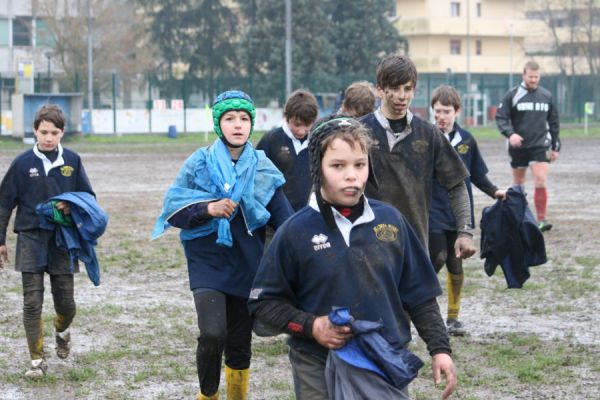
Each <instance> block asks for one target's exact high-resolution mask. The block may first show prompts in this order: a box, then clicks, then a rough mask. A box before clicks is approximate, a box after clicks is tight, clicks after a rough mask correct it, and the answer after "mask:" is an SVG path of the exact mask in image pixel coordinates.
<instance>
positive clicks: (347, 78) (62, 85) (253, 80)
mask: <svg viewBox="0 0 600 400" xmlns="http://www.w3.org/2000/svg"><path fill="white" fill-rule="evenodd" d="M599 79H600V77H597V76H595V77H594V76H574V77H563V76H543V77H542V85H543V86H545V87H546V88H548V89H549V90H550V91H552V93H553V94H554V97H555V102H556V104H557V106H558V109H559V112H560V115H561V120H565V121H570V122H582V121H583V117H584V104H585V103H586V102H593V101H594V97H596V98H600V93H596V95H595V96H594V88H597V89H596V90H597V91H600V84H599V82H598V80H599ZM357 80H368V81H373V80H374V76H366V75H318V74H312V75H295V76H294V83H293V87H294V88H306V89H308V90H310V91H312V92H313V93H316V94H319V96H318V98H319V100H323V99H331V97H332V96H335V95H336V94H338V93H340V91H341V90H343V89H344V88H345V87H346V86H347V85H348V84H350V83H351V82H354V81H357ZM510 80H511V77H510V76H509V75H507V74H505V75H501V74H497V75H492V74H471V76H470V81H471V94H470V96H466V93H467V77H466V75H465V74H421V75H420V76H419V82H418V85H417V93H416V97H415V99H414V101H413V108H414V109H415V110H416V111H417V112H418V113H420V114H422V115H423V114H424V115H425V116H426V115H427V113H428V108H429V102H430V98H431V92H432V91H433V89H434V88H435V87H436V86H438V85H441V84H450V85H452V86H454V87H456V88H457V90H458V91H459V92H461V93H462V94H463V100H464V103H465V104H470V105H471V106H472V107H471V109H473V110H476V111H473V112H467V115H471V118H472V119H473V120H476V121H477V122H478V123H479V124H481V123H482V122H484V121H487V122H488V123H491V122H492V121H491V118H493V113H494V109H495V107H496V106H497V104H498V103H499V102H500V100H501V98H502V96H503V95H504V93H505V92H506V91H507V90H508V89H509V82H510ZM519 81H520V76H514V84H517V83H518V82H519ZM34 87H35V90H36V91H37V92H47V91H49V90H51V88H52V87H55V88H56V87H58V89H59V91H60V92H82V91H85V88H87V81H86V77H81V76H79V75H76V76H64V75H57V74H55V75H54V76H52V77H51V79H50V77H48V76H47V75H46V74H38V75H37V76H36V77H35V84H34ZM0 88H1V89H0V112H2V110H7V109H10V108H11V104H10V95H11V94H12V93H13V92H14V88H15V82H14V78H13V77H8V76H6V75H4V77H2V75H0ZM232 88H236V89H241V90H244V91H246V92H248V93H249V94H250V95H251V96H252V97H253V99H254V100H255V102H256V105H257V106H258V107H273V106H275V107H281V106H282V105H283V103H284V102H285V81H284V76H283V75H274V74H271V75H268V74H261V75H253V76H217V77H215V78H214V79H213V80H211V81H209V80H208V79H206V78H197V77H190V76H184V77H181V78H172V77H160V76H157V75H154V74H145V75H135V76H122V75H119V74H116V73H97V74H96V75H95V77H94V94H93V99H94V108H95V109H112V110H120V109H121V110H122V109H151V108H152V106H153V104H154V101H155V100H157V99H164V100H165V101H166V104H167V105H170V100H173V99H180V100H183V107H184V108H185V109H188V108H204V107H206V106H207V105H210V103H211V101H212V99H213V98H214V95H215V94H216V93H219V92H221V91H224V90H227V89H232ZM84 99H85V100H84V108H86V109H87V108H88V104H87V96H84ZM465 104H463V107H464V106H465ZM320 105H321V107H322V108H323V109H324V110H326V111H327V110H328V107H329V106H330V105H331V104H330V103H327V102H326V101H324V100H323V101H322V103H321V104H320ZM471 109H469V110H471ZM599 109H600V104H599V105H598V106H596V113H595V115H594V116H592V120H593V121H599V120H600V110H599ZM0 129H1V127H0Z"/></svg>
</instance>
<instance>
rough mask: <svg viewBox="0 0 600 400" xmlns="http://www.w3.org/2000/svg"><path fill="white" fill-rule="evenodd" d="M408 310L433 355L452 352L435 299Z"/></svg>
mask: <svg viewBox="0 0 600 400" xmlns="http://www.w3.org/2000/svg"><path fill="white" fill-rule="evenodd" d="M407 311H408V315H409V316H410V319H411V321H412V323H413V324H414V325H415V328H417V331H418V332H419V336H421V339H423V341H424V342H425V343H426V344H427V350H428V351H429V354H430V355H431V356H432V357H433V356H434V355H436V354H439V353H446V354H451V353H452V349H451V347H450V339H449V338H448V333H447V331H446V326H445V325H444V320H443V319H442V314H441V313H440V307H439V306H438V304H437V301H436V300H435V299H433V300H430V301H428V302H425V303H423V304H419V305H418V306H416V307H414V308H412V309H410V310H407Z"/></svg>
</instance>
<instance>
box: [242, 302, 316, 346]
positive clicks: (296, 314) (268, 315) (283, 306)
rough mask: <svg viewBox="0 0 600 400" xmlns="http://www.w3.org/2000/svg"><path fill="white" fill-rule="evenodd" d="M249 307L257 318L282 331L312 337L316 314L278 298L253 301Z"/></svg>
mask: <svg viewBox="0 0 600 400" xmlns="http://www.w3.org/2000/svg"><path fill="white" fill-rule="evenodd" d="M249 308H250V313H251V314H252V315H253V316H254V317H255V318H257V319H259V320H261V321H262V322H263V323H265V324H266V325H268V326H269V327H271V328H273V329H276V330H277V331H279V332H281V333H287V334H289V335H292V336H298V337H304V338H309V339H310V338H312V326H313V322H314V320H315V316H314V315H312V314H310V313H307V312H304V311H302V310H299V309H297V308H296V307H294V306H293V305H291V304H290V303H288V302H286V301H283V300H277V299H268V300H261V301H251V302H250V303H249Z"/></svg>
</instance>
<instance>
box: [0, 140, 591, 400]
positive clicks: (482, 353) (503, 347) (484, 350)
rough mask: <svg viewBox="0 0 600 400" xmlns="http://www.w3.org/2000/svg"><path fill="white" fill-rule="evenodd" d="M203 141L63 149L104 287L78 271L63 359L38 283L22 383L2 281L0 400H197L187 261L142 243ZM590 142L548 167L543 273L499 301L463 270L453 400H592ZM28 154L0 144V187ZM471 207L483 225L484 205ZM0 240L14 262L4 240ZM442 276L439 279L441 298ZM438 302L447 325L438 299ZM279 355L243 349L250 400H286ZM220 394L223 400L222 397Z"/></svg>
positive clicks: (171, 245)
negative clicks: (78, 173) (82, 189)
mask: <svg viewBox="0 0 600 400" xmlns="http://www.w3.org/2000/svg"><path fill="white" fill-rule="evenodd" d="M488 135H489V137H490V139H489V140H488V139H485V140H482V141H481V143H480V147H481V148H482V152H483V153H484V157H485V158H486V162H487V164H488V167H489V168H490V174H491V180H492V181H493V182H494V183H496V184H498V185H501V184H502V182H505V181H509V180H510V176H509V171H508V170H507V165H506V155H505V149H504V147H503V143H502V140H501V139H499V137H498V136H499V135H498V133H497V132H496V131H495V130H493V129H492V130H490V131H489V132H488ZM565 135H567V136H568V134H567V133H565ZM258 137H259V135H257V136H253V140H257V139H258ZM212 139H214V137H210V141H212ZM202 140H203V137H202V135H189V136H187V135H180V137H178V138H177V139H168V138H167V137H166V135H164V136H160V137H159V136H154V137H144V136H143V135H140V136H129V135H127V136H122V137H116V136H115V137H93V138H73V139H69V140H67V142H66V145H67V146H69V147H74V148H76V149H77V150H78V151H80V152H81V153H82V154H83V155H82V157H83V159H84V163H85V165H86V169H87V171H88V174H89V175H90V177H91V179H92V183H93V184H94V185H95V188H96V191H97V193H98V198H99V199H100V201H101V204H102V205H103V207H104V208H105V209H106V210H107V211H108V212H109V213H110V216H111V221H110V223H109V227H108V230H107V232H106V234H105V235H104V236H103V237H102V238H101V239H100V243H99V246H98V247H97V253H98V255H99V257H100V265H101V268H102V274H103V275H102V279H103V283H102V285H101V286H100V287H97V288H96V287H93V286H92V285H91V283H90V282H89V280H88V278H87V277H86V276H85V273H82V274H79V275H78V276H77V277H76V289H75V291H76V292H75V296H76V301H77V306H78V313H77V315H76V317H75V320H74V324H73V327H72V335H73V351H72V355H71V356H70V357H69V358H68V359H67V360H66V361H62V360H58V359H57V358H56V356H55V354H54V329H53V325H52V320H53V317H54V310H53V301H52V295H51V291H50V287H49V284H48V282H47V284H46V292H45V303H44V311H43V319H44V326H45V331H44V333H45V342H46V352H47V357H48V363H49V371H50V374H49V375H48V376H47V377H45V378H44V379H42V380H40V381H38V382H30V381H28V380H26V379H25V378H24V377H23V372H24V371H25V369H26V368H27V363H28V352H27V346H26V341H25V337H24V336H25V335H24V332H23V326H22V299H21V297H22V295H21V278H20V274H18V273H15V272H14V271H12V270H8V269H7V270H6V271H4V272H1V273H0V304H2V312H1V313H0V331H1V332H2V334H1V335H0V370H1V371H2V373H1V374H0V393H2V395H1V396H0V397H1V398H11V399H15V400H21V399H24V398H39V399H54V398H68V399H71V398H74V399H86V400H87V399H90V400H95V399H103V400H104V399H109V400H111V399H115V400H122V399H184V398H194V397H195V396H196V395H197V391H198V383H197V376H196V370H195V348H196V343H197V342H196V337H197V335H198V328H197V321H196V314H195V309H194V303H193V298H192V295H191V293H190V291H189V287H188V282H187V268H186V262H185V257H184V255H183V251H182V248H181V245H180V243H179V239H178V236H177V232H169V233H168V234H166V235H164V236H163V237H161V238H160V239H158V240H155V241H150V240H149V235H150V230H151V228H152V226H153V223H154V221H155V218H156V217H157V215H158V212H159V209H160V204H161V202H162V196H163V195H164V191H165V190H166V188H167V187H168V185H169V184H170V183H171V181H172V179H173V176H174V175H175V173H176V171H177V170H178V168H179V167H180V165H181V162H182V160H183V159H184V158H185V156H186V154H189V153H190V152H192V151H193V150H194V149H195V148H196V147H197V146H199V145H201V144H202V143H201V142H202ZM590 141H591V142H590ZM590 141H588V140H581V139H577V140H570V139H569V138H568V137H567V138H566V139H565V140H564V141H563V143H564V152H565V154H564V155H561V161H560V163H559V164H557V165H556V166H553V176H552V193H551V194H552V196H551V197H550V209H549V217H552V222H553V223H555V224H556V225H555V228H554V229H553V230H552V231H550V232H548V233H547V234H546V236H545V239H546V248H547V252H548V256H549V262H548V263H547V264H546V265H544V266H540V267H535V268H531V269H530V272H531V274H532V276H531V278H530V280H529V281H528V282H527V283H526V284H525V286H524V288H523V289H520V290H507V289H506V282H505V280H504V276H503V274H502V272H501V270H500V268H498V270H497V271H496V273H495V274H494V275H493V276H492V277H488V276H487V275H486V274H485V273H484V271H483V261H482V260H481V259H479V258H473V259H470V260H467V261H465V263H464V269H465V283H464V290H463V295H462V308H461V320H463V322H464V323H465V326H466V327H467V329H468V330H469V333H470V335H469V336H465V337H462V338H452V347H453V359H454V360H455V363H456V366H457V370H458V379H459V386H458V389H457V392H456V393H455V395H454V396H453V397H452V398H457V399H469V400H475V399H477V400H479V399H494V400H497V399H498V400H505V399H506V400H508V399H515V398H528V399H543V398H572V399H595V398H600V389H599V388H598V385H597V382H599V381H600V359H598V357H597V355H598V354H600V344H599V343H598V337H599V336H598V335H599V332H600V330H599V329H598V328H597V327H598V326H599V325H600V323H599V318H600V317H599V316H600V306H599V305H600V299H599V298H598V293H599V292H600V291H599V288H598V285H599V284H598V282H600V268H598V266H599V265H600V249H599V248H598V246H597V244H596V243H594V241H593V240H591V239H590V233H593V232H598V231H600V222H599V221H598V217H597V216H598V215H600V214H598V211H599V210H600V205H598V204H597V201H596V200H595V198H596V197H597V196H595V192H593V190H592V189H593V188H594V187H595V186H594V184H595V182H598V180H599V179H600V164H599V161H598V157H597V155H596V153H597V151H596V149H597V148H598V146H600V141H599V140H598V139H597V138H596V139H595V140H594V139H590ZM25 148H29V146H24V145H23V144H22V143H20V142H18V141H9V140H7V139H5V138H0V176H2V174H3V173H4V171H5V169H6V168H7V167H8V165H9V164H10V161H12V159H13V158H14V156H15V155H16V154H17V153H19V152H20V151H22V150H23V149H25ZM569 152H571V153H569ZM103 153H106V154H103ZM113 155H114V156H115V157H113ZM563 156H564V157H563ZM157 159H158V161H157ZM582 166H585V168H582ZM493 174H496V175H493ZM115 177H116V178H115ZM136 185H137V186H136ZM582 191H583V193H581V194H579V193H580V192H582ZM475 195H476V215H480V211H481V208H482V206H483V205H488V204H489V202H490V200H489V199H487V198H485V199H484V200H482V199H483V198H484V196H483V195H482V197H477V196H479V194H477V193H476V194H475ZM7 239H8V242H7V244H8V248H9V257H10V259H11V260H14V248H15V235H13V234H12V233H10V234H9V235H8V237H7ZM445 276H446V272H445V271H444V272H440V274H439V279H440V283H441V286H442V288H443V289H444V291H445V290H446V289H445V279H446V278H445ZM439 302H440V308H441V310H442V314H443V315H444V317H445V314H446V297H445V295H443V296H441V297H440V298H439ZM411 349H412V350H413V351H415V353H416V354H418V355H419V356H420V357H421V359H423V360H424V361H425V362H426V366H425V367H424V368H423V369H422V370H421V371H420V376H419V377H418V378H417V379H416V380H415V381H414V382H413V383H412V384H411V386H410V391H411V396H412V398H414V399H421V400H430V399H434V398H439V397H440V395H441V392H442V388H441V387H438V388H436V387H435V386H434V385H433V382H432V376H431V370H430V368H431V363H430V357H429V355H428V353H427V350H426V349H425V345H424V344H423V342H422V341H421V340H420V339H415V340H414V341H413V342H412V343H411ZM287 352H288V349H287V346H286V344H285V337H284V336H279V337H275V338H255V339H254V342H253V359H252V367H251V381H250V386H251V389H250V400H258V399H281V400H291V399H293V398H294V394H293V383H292V378H291V372H290V366H289V361H288V359H287ZM220 392H221V395H222V397H223V398H224V397H225V390H224V385H221V389H220ZM19 396H20V397H19Z"/></svg>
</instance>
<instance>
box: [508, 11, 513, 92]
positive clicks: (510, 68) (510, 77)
mask: <svg viewBox="0 0 600 400" xmlns="http://www.w3.org/2000/svg"><path fill="white" fill-rule="evenodd" d="M508 29H510V32H509V38H510V41H509V51H508V89H509V90H510V89H512V87H513V25H512V23H511V24H510V25H509V26H508Z"/></svg>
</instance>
